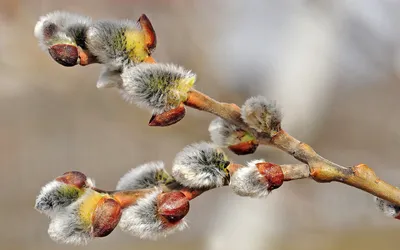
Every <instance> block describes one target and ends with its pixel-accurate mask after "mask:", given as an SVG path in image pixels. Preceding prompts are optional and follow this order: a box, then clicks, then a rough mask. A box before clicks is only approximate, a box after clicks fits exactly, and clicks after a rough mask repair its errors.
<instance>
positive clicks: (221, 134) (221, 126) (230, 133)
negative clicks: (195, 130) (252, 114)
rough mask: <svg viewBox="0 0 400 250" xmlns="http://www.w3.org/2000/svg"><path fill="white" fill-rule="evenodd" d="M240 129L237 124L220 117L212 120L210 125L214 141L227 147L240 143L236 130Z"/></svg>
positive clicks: (209, 128) (209, 130)
mask: <svg viewBox="0 0 400 250" xmlns="http://www.w3.org/2000/svg"><path fill="white" fill-rule="evenodd" d="M238 130H240V129H239V128H238V127H237V126H236V125H234V124H232V123H229V122H227V121H225V120H224V119H222V118H220V117H218V118H216V119H214V120H212V121H211V123H210V126H209V127H208V132H210V136H211V140H212V142H213V143H214V144H215V145H217V146H220V147H227V146H231V145H235V144H238V143H240V140H239V139H238V138H237V137H236V136H235V135H234V132H236V131H238Z"/></svg>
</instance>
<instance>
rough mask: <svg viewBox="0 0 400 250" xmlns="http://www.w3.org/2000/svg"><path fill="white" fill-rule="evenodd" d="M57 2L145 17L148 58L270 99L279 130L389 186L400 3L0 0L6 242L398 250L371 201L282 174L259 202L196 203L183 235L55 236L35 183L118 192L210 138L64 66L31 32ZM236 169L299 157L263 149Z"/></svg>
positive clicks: (191, 117) (393, 175)
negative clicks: (151, 164) (152, 164)
mask: <svg viewBox="0 0 400 250" xmlns="http://www.w3.org/2000/svg"><path fill="white" fill-rule="evenodd" d="M53 10H67V11H72V12H77V13H80V14H84V15H88V16H91V17H93V18H94V19H101V18H128V19H133V20H136V19H137V18H138V17H139V16H140V14H142V13H146V14H147V16H148V17H149V18H150V20H151V21H152V23H153V26H154V28H155V30H156V32H157V35H158V46H157V50H156V52H155V54H154V57H155V58H156V59H157V60H158V61H161V62H174V63H177V64H181V65H184V66H185V67H186V68H188V69H192V70H193V71H194V72H196V73H197V74H198V81H197V89H199V90H201V91H203V92H205V93H207V94H209V95H210V96H212V97H213V98H216V99H218V100H221V101H226V102H235V103H237V104H239V105H240V104H241V103H243V102H244V101H245V100H246V98H248V97H250V96H252V95H260V94H261V95H265V96H267V97H268V98H271V99H276V100H277V101H278V103H279V104H280V106H281V107H282V109H283V113H284V124H283V127H284V128H285V129H286V130H287V131H288V132H289V133H291V134H292V135H294V136H295V137H297V138H298V139H300V140H303V141H306V142H307V143H309V144H311V145H312V146H313V147H314V148H315V149H316V150H317V151H318V152H319V153H321V154H322V155H323V156H325V157H326V158H328V159H331V160H333V161H335V162H337V163H339V164H342V165H348V166H351V165H355V164H358V163H366V164H368V165H370V166H371V167H373V168H374V169H375V170H376V172H377V173H378V175H379V176H380V177H382V178H383V179H385V180H387V181H389V182H390V183H393V184H398V183H400V171H399V167H398V164H399V162H400V154H399V153H398V152H399V149H400V132H399V127H400V112H399V109H398V107H399V105H400V98H399V94H400V78H399V77H400V29H399V28H398V27H399V26H400V15H399V14H398V13H399V12H400V2H399V1H395V0H348V1H345V0H332V1H318V0H308V1H305V0H303V1H301V0H299V1H290V0H280V1H273V0H268V1H262V0H258V1H256V0H247V1H239V0H235V1H233V0H224V1H222V0H221V1H212V0H207V1H191V0H190V1H173V0H171V1H162V0H152V1H144V0H143V1H133V0H131V1H129V0H115V1H111V0H96V1H95V0H91V1H78V0H68V1H58V0H57V1H56V0H42V1H28V0H24V1H22V0H19V1H18V0H0V171H1V174H0V187H1V190H3V191H2V192H1V193H0V198H1V206H0V222H1V223H2V224H3V226H1V227H0V242H1V245H2V247H1V249H41V250H48V249H71V248H76V249H97V250H102V249H149V250H150V249H163V250H169V249H171V250H172V249H174V250H179V249H193V250H200V249H201V250H203V249H204V250H220V249H234V250H236V249H238V250H242V249H243V250H247V249H248V250H258V249H266V250H271V249H273V250H289V249H290V250H302V249H307V250H314V249H315V250H334V249H341V250H347V249H351V250H354V249H363V250H370V249H371V250H372V249H377V248H379V249H382V250H386V249H399V247H398V235H399V233H400V223H399V222H398V221H396V220H393V219H389V218H386V217H384V216H383V215H382V214H381V213H379V212H378V211H377V210H376V209H375V207H374V204H373V200H372V197H371V196H370V195H368V194H366V193H364V192H361V191H359V190H356V189H354V188H350V187H347V186H344V185H342V184H337V183H331V184H317V183H315V182H313V181H310V180H304V181H296V182H291V183H285V184H284V185H283V186H282V187H281V188H280V189H278V190H276V191H274V192H273V193H272V194H271V195H270V196H269V197H268V198H267V199H265V200H254V199H249V198H240V197H237V196H235V195H233V193H232V192H231V191H230V190H229V189H228V188H222V189H218V190H213V191H210V192H207V193H206V194H204V195H202V196H200V197H199V198H198V199H195V200H194V201H193V202H192V203H191V211H190V213H189V216H188V220H189V224H190V228H189V229H188V230H185V231H183V232H180V233H177V234H175V235H172V236H170V237H168V238H167V239H165V240H160V241H156V242H153V241H143V240H139V239H138V238H134V237H132V236H130V235H128V234H125V233H122V232H121V231H120V230H119V229H116V230H115V231H114V232H113V233H112V234H111V235H109V236H108V237H106V238H103V239H97V240H95V241H93V242H91V243H90V244H89V245H88V246H85V247H73V246H68V245H58V244H56V243H54V242H52V241H51V239H50V238H49V237H48V235H47V227H48V222H49V221H48V219H47V218H46V216H44V215H40V214H39V213H38V212H36V211H35V210H34V208H33V206H34V201H35V198H36V195H37V194H38V192H39V190H40V188H41V186H43V185H44V184H45V183H46V182H48V181H50V180H52V179H53V178H55V177H56V176H58V175H60V174H62V173H64V172H66V171H68V170H79V171H82V172H84V173H85V174H87V175H88V176H90V177H93V178H94V179H95V180H96V183H97V185H98V186H99V187H101V188H104V189H113V188H114V187H115V185H116V183H117V181H118V179H119V177H120V176H122V175H123V174H124V173H125V172H127V171H128V170H129V169H130V168H132V167H135V166H137V165H140V164H142V163H145V162H147V161H152V160H164V161H165V163H166V165H167V166H168V167H169V168H170V167H171V163H172V160H173V158H174V156H175V154H176V153H178V152H179V151H180V150H181V149H182V148H183V147H184V146H185V145H187V144H190V143H193V142H198V141H201V140H209V136H208V132H207V128H208V124H209V122H210V121H211V120H212V119H213V117H212V116H211V115H209V114H205V113H200V112H196V111H194V110H189V112H188V114H187V115H186V117H185V119H184V120H182V121H181V122H180V123H178V124H176V125H174V126H172V127H166V128H151V127H148V126H147V122H148V120H149V118H150V114H149V112H148V111H146V110H141V109H138V108H137V107H135V106H133V105H129V104H127V103H125V102H123V101H122V100H121V98H120V96H119V94H118V91H117V90H114V89H104V90H98V89H96V81H97V78H98V74H99V71H100V66H99V65H90V66H87V67H78V66H76V67H73V68H65V67H62V66H60V65H59V64H57V63H55V62H54V61H53V60H52V59H51V58H50V57H49V56H48V55H47V54H46V53H43V52H42V51H41V50H40V49H39V47H38V45H37V41H36V39H35V38H34V36H33V28H34V26H35V23H36V21H37V20H38V19H39V17H40V16H41V15H44V14H46V13H48V12H50V11H53ZM230 156H232V158H233V159H234V160H235V161H237V162H239V163H245V162H246V161H248V160H250V159H254V158H264V159H267V160H268V161H272V162H276V163H282V164H283V163H292V162H295V161H294V160H293V159H291V158H290V157H288V156H286V155H285V154H284V153H281V152H278V151H276V150H273V149H269V148H260V149H259V150H258V151H257V153H256V154H255V155H252V156H250V157H237V156H233V155H232V154H230Z"/></svg>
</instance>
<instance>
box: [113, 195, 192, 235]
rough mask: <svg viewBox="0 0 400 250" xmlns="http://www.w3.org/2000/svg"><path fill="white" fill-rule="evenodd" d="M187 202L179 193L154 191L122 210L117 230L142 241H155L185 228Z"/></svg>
mask: <svg viewBox="0 0 400 250" xmlns="http://www.w3.org/2000/svg"><path fill="white" fill-rule="evenodd" d="M188 211H189V200H188V199H187V198H186V196H184V195H183V194H182V193H180V192H178V191H176V192H170V193H165V194H162V191H161V190H156V191H154V192H152V193H149V194H147V195H146V196H145V197H143V198H141V199H139V200H138V201H137V202H136V204H134V205H132V206H129V207H127V208H126V209H124V211H123V213H122V217H121V221H120V223H119V226H120V227H121V229H122V230H123V231H125V232H129V233H131V234H132V235H134V236H138V237H140V238H142V239H153V240H156V239H158V238H160V237H165V236H167V235H169V234H171V233H174V232H175V231H180V230H183V229H184V228H185V227H186V222H185V221H184V219H183V218H184V217H185V215H186V214H187V213H188Z"/></svg>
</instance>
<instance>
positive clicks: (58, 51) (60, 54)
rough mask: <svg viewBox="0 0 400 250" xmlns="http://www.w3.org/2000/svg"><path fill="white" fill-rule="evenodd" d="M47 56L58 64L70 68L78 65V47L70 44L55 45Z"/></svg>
mask: <svg viewBox="0 0 400 250" xmlns="http://www.w3.org/2000/svg"><path fill="white" fill-rule="evenodd" d="M49 54H50V55H51V57H52V58H53V59H54V60H55V61H56V62H58V63H59V64H61V65H63V66H66V67H72V66H75V65H76V64H77V63H78V57H79V53H78V47H77V46H75V45H71V44H56V45H53V46H51V47H50V48H49Z"/></svg>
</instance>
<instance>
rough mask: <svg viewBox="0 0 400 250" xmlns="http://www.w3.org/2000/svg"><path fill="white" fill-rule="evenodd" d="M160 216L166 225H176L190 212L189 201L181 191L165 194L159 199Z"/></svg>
mask: <svg viewBox="0 0 400 250" xmlns="http://www.w3.org/2000/svg"><path fill="white" fill-rule="evenodd" d="M157 207H158V214H159V215H160V216H161V217H162V220H163V222H164V223H166V224H167V225H168V224H172V225H173V224H176V223H178V222H179V221H181V220H182V219H183V218H184V217H185V216H186V215H187V213H188V212H189V200H188V198H186V196H185V195H184V194H183V193H182V192H180V191H173V192H168V193H163V194H160V195H159V196H158V199H157Z"/></svg>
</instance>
